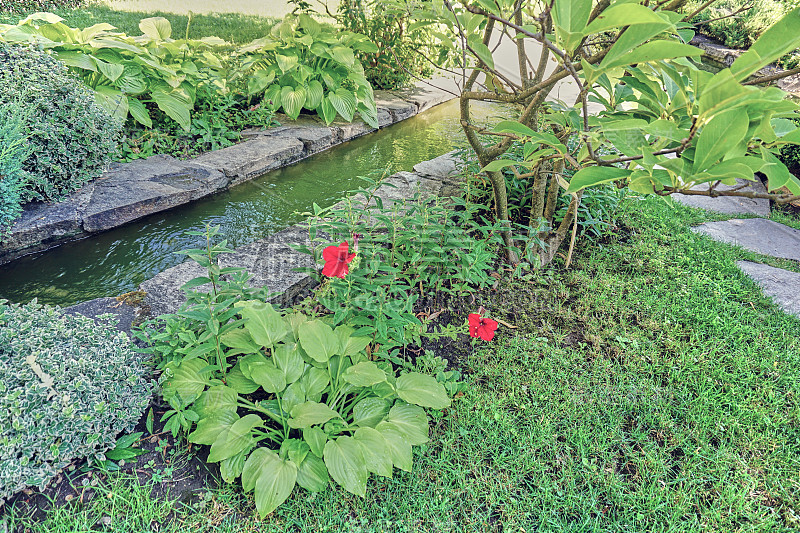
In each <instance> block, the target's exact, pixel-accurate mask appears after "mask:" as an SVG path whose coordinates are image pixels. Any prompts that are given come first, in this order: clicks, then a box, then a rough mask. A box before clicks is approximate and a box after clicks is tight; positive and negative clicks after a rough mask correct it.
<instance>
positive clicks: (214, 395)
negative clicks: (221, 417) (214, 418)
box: [193, 385, 239, 418]
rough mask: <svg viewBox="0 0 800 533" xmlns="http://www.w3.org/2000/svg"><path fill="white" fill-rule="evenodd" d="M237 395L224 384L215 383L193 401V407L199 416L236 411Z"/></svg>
mask: <svg viewBox="0 0 800 533" xmlns="http://www.w3.org/2000/svg"><path fill="white" fill-rule="evenodd" d="M238 399H239V395H238V394H237V392H236V391H235V390H234V389H233V388H231V387H226V386H225V385H215V386H213V387H209V388H208V389H206V390H205V392H203V394H201V395H200V397H199V398H197V401H195V402H194V405H193V409H194V410H195V411H197V414H198V415H200V417H201V418H203V417H206V416H210V415H211V414H213V413H217V412H220V411H233V412H234V413H235V412H236V409H237V402H238Z"/></svg>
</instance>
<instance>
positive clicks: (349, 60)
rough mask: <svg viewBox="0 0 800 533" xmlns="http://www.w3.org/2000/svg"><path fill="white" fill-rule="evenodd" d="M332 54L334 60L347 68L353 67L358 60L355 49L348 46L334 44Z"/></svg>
mask: <svg viewBox="0 0 800 533" xmlns="http://www.w3.org/2000/svg"><path fill="white" fill-rule="evenodd" d="M330 54H331V57H332V58H333V59H334V61H336V62H338V63H341V64H342V65H344V66H346V67H347V68H352V67H353V64H354V63H355V60H356V58H355V55H354V54H353V50H352V49H350V48H347V47H346V46H334V47H332V48H331V49H330Z"/></svg>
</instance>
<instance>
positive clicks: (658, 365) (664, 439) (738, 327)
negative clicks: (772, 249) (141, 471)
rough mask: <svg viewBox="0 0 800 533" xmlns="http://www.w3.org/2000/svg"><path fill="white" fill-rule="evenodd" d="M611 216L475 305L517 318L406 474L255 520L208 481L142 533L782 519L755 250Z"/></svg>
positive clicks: (796, 378)
mask: <svg viewBox="0 0 800 533" xmlns="http://www.w3.org/2000/svg"><path fill="white" fill-rule="evenodd" d="M621 209H622V213H621V216H620V224H621V228H622V229H621V230H620V233H619V236H618V237H617V238H612V239H610V240H607V241H605V242H603V243H596V244H594V245H591V246H586V247H585V248H582V249H580V252H579V254H578V256H577V258H576V261H575V263H574V267H573V268H572V269H571V270H569V271H563V270H559V269H557V268H553V269H548V270H546V271H544V272H542V273H540V274H538V275H537V276H536V277H534V278H533V279H531V280H526V281H517V282H514V283H513V284H510V285H509V286H506V287H504V288H502V289H501V292H500V296H499V297H498V298H497V299H496V300H495V301H494V302H491V303H490V304H489V305H488V307H490V311H491V315H492V316H495V317H500V318H504V319H505V320H507V321H509V322H512V323H514V324H515V325H517V326H518V327H519V329H517V330H515V332H516V334H512V332H511V330H508V329H505V328H501V331H500V333H499V334H498V336H497V337H496V339H495V341H494V342H492V343H483V344H481V345H480V346H479V349H478V350H476V352H475V353H474V354H473V355H472V356H471V357H470V358H469V360H468V361H467V362H466V364H465V367H466V368H467V369H468V370H469V372H470V378H469V379H470V387H469V390H468V392H467V393H466V394H465V395H464V396H463V397H461V398H459V399H457V400H456V401H455V402H454V406H453V408H452V409H450V410H448V411H447V412H446V413H445V414H444V415H441V416H439V417H437V418H435V419H434V422H433V424H432V436H431V437H432V438H431V442H430V443H429V444H428V445H426V446H422V447H420V450H419V452H418V453H417V455H416V456H415V466H414V469H413V471H412V472H411V473H402V472H396V473H395V476H394V478H393V479H388V480H386V479H375V478H373V479H372V480H371V481H370V483H369V486H368V490H367V498H365V499H360V498H358V497H356V496H353V495H351V494H348V493H346V492H344V491H343V490H341V489H339V488H333V487H331V488H330V489H328V490H326V491H324V492H322V493H319V494H310V493H308V492H305V491H297V492H295V494H294V495H293V496H292V497H291V499H290V500H289V502H288V503H287V504H284V505H283V506H281V507H280V508H279V509H278V510H277V511H276V512H275V514H274V515H273V516H272V517H270V518H268V519H267V520H266V521H264V522H259V521H258V520H256V519H254V518H252V513H253V504H252V500H251V498H249V497H248V496H244V495H241V494H240V493H239V492H237V491H236V490H234V489H232V488H223V489H222V490H217V491H212V492H211V494H210V498H208V499H205V500H203V501H202V503H201V504H197V505H196V506H195V510H194V511H193V512H189V511H184V512H182V513H181V514H180V516H179V517H178V518H177V519H176V521H175V522H173V523H169V524H166V525H165V526H163V527H162V528H161V529H159V531H198V532H200V531H209V532H210V531H214V532H226V533H234V532H246V531H275V532H285V531H286V532H288V531H291V532H300V531H302V532H325V531H330V532H392V533H395V532H406V531H408V532H412V531H413V532H454V533H455V532H471V531H474V532H491V531H498V532H499V531H505V532H510V531H513V532H522V531H527V532H532V531H540V532H541V531H559V532H562V531H575V532H578V531H585V532H661V531H663V532H667V531H675V532H738V531H759V532H761V531H763V532H783V531H786V532H788V531H797V530H800V503H798V502H800V340H799V339H798V333H800V320H797V319H795V318H792V317H789V316H787V315H785V314H783V313H781V312H780V311H779V310H778V309H777V308H776V307H775V306H774V305H773V304H772V303H771V302H770V301H769V300H768V299H766V298H765V297H764V296H763V295H762V293H761V292H760V290H759V289H758V288H757V286H756V285H755V284H754V283H753V282H752V281H751V280H749V279H748V278H747V277H745V276H744V275H743V274H742V273H741V272H740V271H739V270H738V269H737V268H736V266H735V261H736V260H738V259H759V257H758V256H755V255H754V254H750V253H748V252H744V251H742V250H740V249H736V248H734V247H731V246H727V245H724V244H720V243H716V242H713V241H711V240H710V239H707V238H705V237H702V236H699V235H696V234H694V233H692V232H691V231H689V229H688V227H689V225H691V224H697V223H700V222H703V221H707V220H712V219H719V218H721V217H719V216H711V215H707V214H704V213H703V212H700V211H695V210H691V209H689V208H686V207H683V206H674V207H673V206H671V205H668V204H667V203H665V202H663V201H661V200H658V199H655V198H649V199H646V200H637V199H635V198H631V199H627V200H625V201H624V202H623V204H622V208H621ZM787 221H788V218H787ZM794 223H795V224H796V221H794ZM781 264H782V265H783V266H790V265H789V262H781ZM796 267H797V264H796V263H795V264H794V268H795V269H797V268H796ZM141 505H142V507H143V509H145V511H141V512H142V513H146V514H147V517H148V519H152V520H154V521H162V522H164V521H165V520H166V517H168V516H171V515H169V514H168V511H166V510H165V509H163V508H162V507H159V506H158V505H157V503H156V502H148V503H143V504H141ZM137 509H138V507H133V506H131V507H130V508H128V512H131V513H139V512H140V511H138V510H137ZM152 509H157V510H159V511H158V512H160V513H162V514H161V517H162V518H159V517H158V516H156V517H151V510H152ZM74 512H75V511H73V514H74ZM92 512H94V513H95V514H96V515H97V514H99V513H100V512H101V511H100V510H95V511H92ZM103 512H107V511H103ZM71 517H72V514H70V513H66V514H64V515H63V516H62V517H60V518H56V517H55V516H54V517H53V520H61V522H59V523H61V524H68V523H69V524H71V523H72V522H69V520H72V518H71ZM51 523H53V524H55V523H56V522H51ZM113 523H114V522H112V524H113ZM58 527H61V529H58ZM31 530H32V531H68V530H69V531H79V529H72V530H70V529H68V528H67V527H66V526H63V525H61V526H57V527H56V526H53V528H52V529H43V528H42V527H41V526H39V529H31ZM104 531H120V532H121V531H127V530H125V529H122V528H119V529H116V528H114V527H111V528H105V529H104Z"/></svg>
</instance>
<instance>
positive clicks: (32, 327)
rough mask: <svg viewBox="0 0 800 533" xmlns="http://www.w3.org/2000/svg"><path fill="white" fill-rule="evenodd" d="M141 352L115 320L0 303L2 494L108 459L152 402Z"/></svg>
mask: <svg viewBox="0 0 800 533" xmlns="http://www.w3.org/2000/svg"><path fill="white" fill-rule="evenodd" d="M140 357H141V356H139V355H137V354H135V353H134V352H133V350H132V349H131V345H130V342H129V340H128V337H127V336H126V335H125V334H124V333H120V332H119V331H117V330H116V328H114V326H113V324H112V323H110V322H108V321H104V322H100V323H95V321H94V320H92V319H90V318H86V317H83V316H70V315H64V314H63V313H62V312H60V311H59V310H58V309H57V308H53V307H49V306H42V305H39V304H37V303H36V302H35V301H33V302H31V303H30V304H27V305H8V304H7V303H6V302H5V300H0V499H3V498H6V497H8V496H9V495H11V494H13V493H15V492H16V491H19V490H20V489H22V488H24V487H26V486H37V487H40V488H43V487H44V485H46V484H47V482H48V481H49V480H50V479H51V478H52V477H53V476H54V475H56V474H57V473H58V472H59V470H61V469H62V468H64V467H65V466H67V465H68V464H70V463H71V462H72V461H74V460H76V459H81V458H83V457H89V458H98V459H103V452H104V451H106V450H108V449H109V448H113V447H114V444H115V442H116V436H117V434H118V433H119V432H121V431H129V430H131V429H132V428H133V427H134V425H135V424H136V422H137V421H138V420H139V418H140V417H141V415H142V412H143V411H144V409H145V408H146V407H147V405H148V404H149V402H150V394H151V391H150V387H149V386H148V384H147V383H146V382H145V374H146V369H145V367H144V366H143V365H142V363H141V360H140Z"/></svg>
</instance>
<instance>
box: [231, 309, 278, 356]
mask: <svg viewBox="0 0 800 533" xmlns="http://www.w3.org/2000/svg"><path fill="white" fill-rule="evenodd" d="M236 307H237V308H238V309H239V313H241V315H242V318H244V319H245V323H244V327H245V329H246V330H247V331H248V332H249V333H250V336H251V337H253V340H254V341H255V342H256V343H258V344H259V345H261V346H264V347H267V348H272V347H273V346H274V345H275V344H277V343H278V342H280V341H281V340H283V338H284V337H286V335H287V334H288V333H289V330H288V328H287V327H286V323H285V322H284V321H283V317H282V316H281V314H280V313H278V312H277V311H276V310H275V309H274V308H273V307H272V305H271V304H268V303H265V302H259V301H255V300H253V301H248V302H237V303H236Z"/></svg>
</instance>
